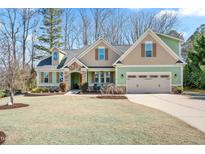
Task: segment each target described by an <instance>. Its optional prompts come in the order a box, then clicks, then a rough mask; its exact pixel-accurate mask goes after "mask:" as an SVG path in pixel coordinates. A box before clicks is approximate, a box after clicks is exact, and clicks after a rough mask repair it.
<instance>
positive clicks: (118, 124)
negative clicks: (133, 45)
mask: <svg viewBox="0 0 205 154" xmlns="http://www.w3.org/2000/svg"><path fill="white" fill-rule="evenodd" d="M15 100H16V102H18V103H25V104H29V106H28V107H25V108H18V109H12V110H0V131H3V132H5V134H6V135H7V138H6V142H5V143H4V144H205V134H204V133H202V132H200V131H198V130H197V129H195V128H192V127H190V126H189V125H187V124H186V123H184V122H182V121H180V120H178V119H176V118H173V117H171V116H169V115H167V114H165V113H163V112H160V111H158V110H155V109H151V108H148V107H145V106H142V105H137V104H134V103H131V102H129V101H128V100H126V99H123V100H116V99H115V100H114V99H112V100H110V99H97V98H89V97H85V96H82V97H81V96H79V97H76V96H44V97H23V96H17V97H16V99H15ZM5 101H6V98H4V99H0V105H3V104H4V103H5Z"/></svg>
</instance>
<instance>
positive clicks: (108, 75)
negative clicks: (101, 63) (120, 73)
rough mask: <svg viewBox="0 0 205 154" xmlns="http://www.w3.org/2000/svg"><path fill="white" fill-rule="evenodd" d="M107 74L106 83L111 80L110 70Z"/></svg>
mask: <svg viewBox="0 0 205 154" xmlns="http://www.w3.org/2000/svg"><path fill="white" fill-rule="evenodd" d="M105 76H106V83H109V82H111V80H110V72H106V73H105Z"/></svg>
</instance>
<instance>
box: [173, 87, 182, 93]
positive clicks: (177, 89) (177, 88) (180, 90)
mask: <svg viewBox="0 0 205 154" xmlns="http://www.w3.org/2000/svg"><path fill="white" fill-rule="evenodd" d="M182 92H183V87H176V88H174V90H173V93H174V94H182Z"/></svg>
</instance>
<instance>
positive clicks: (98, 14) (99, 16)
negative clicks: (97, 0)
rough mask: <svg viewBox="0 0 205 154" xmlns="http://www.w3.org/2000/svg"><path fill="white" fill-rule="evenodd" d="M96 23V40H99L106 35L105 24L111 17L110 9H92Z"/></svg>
mask: <svg viewBox="0 0 205 154" xmlns="http://www.w3.org/2000/svg"><path fill="white" fill-rule="evenodd" d="M91 13H92V16H93V23H94V38H95V40H97V39H98V38H99V37H100V36H102V35H103V33H104V22H105V21H106V19H108V17H109V16H110V15H111V10H110V9H101V8H95V9H91Z"/></svg>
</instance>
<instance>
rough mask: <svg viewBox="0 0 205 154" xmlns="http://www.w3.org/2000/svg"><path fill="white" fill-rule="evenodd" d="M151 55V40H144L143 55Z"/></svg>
mask: <svg viewBox="0 0 205 154" xmlns="http://www.w3.org/2000/svg"><path fill="white" fill-rule="evenodd" d="M152 56H153V44H152V42H145V57H152Z"/></svg>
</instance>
